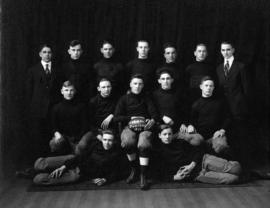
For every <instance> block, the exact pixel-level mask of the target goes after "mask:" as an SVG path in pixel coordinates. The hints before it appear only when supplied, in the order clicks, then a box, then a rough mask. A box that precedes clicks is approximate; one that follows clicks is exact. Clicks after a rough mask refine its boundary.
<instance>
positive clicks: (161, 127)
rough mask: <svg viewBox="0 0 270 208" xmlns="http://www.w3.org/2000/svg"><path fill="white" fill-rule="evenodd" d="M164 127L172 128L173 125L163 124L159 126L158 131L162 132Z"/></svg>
mask: <svg viewBox="0 0 270 208" xmlns="http://www.w3.org/2000/svg"><path fill="white" fill-rule="evenodd" d="M164 129H171V130H172V127H171V126H170V125H168V124H161V125H159V126H158V133H161V132H162V131H163V130H164Z"/></svg>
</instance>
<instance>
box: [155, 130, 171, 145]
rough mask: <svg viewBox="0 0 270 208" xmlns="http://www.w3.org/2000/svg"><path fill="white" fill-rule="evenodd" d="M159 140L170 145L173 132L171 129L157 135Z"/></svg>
mask: <svg viewBox="0 0 270 208" xmlns="http://www.w3.org/2000/svg"><path fill="white" fill-rule="evenodd" d="M158 136H159V138H160V139H161V141H162V143H164V144H170V143H171V142H172V136H173V132H172V129H171V128H168V129H163V130H162V132H160V133H159V134H158Z"/></svg>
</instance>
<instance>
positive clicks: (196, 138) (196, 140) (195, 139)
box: [189, 134, 204, 146]
mask: <svg viewBox="0 0 270 208" xmlns="http://www.w3.org/2000/svg"><path fill="white" fill-rule="evenodd" d="M203 142H204V139H203V137H202V136H201V135H200V134H193V135H191V139H190V141H189V143H190V144H191V145H192V146H199V145H201V144H202V143H203Z"/></svg>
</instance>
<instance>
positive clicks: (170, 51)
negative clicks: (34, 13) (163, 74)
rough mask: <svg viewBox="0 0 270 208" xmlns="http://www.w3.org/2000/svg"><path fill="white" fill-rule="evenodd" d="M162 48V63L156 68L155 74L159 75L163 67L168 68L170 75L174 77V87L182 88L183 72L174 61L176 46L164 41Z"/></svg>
mask: <svg viewBox="0 0 270 208" xmlns="http://www.w3.org/2000/svg"><path fill="white" fill-rule="evenodd" d="M163 49H164V54H163V56H164V63H163V64H162V66H161V67H159V68H158V69H157V70H156V74H157V75H159V74H160V71H162V70H163V69H164V68H166V69H168V70H169V72H170V73H171V75H172V76H173V77H174V82H173V85H174V87H175V88H183V81H184V79H183V78H184V74H183V72H182V71H181V68H180V66H179V64H177V62H176V59H177V52H176V47H175V46H174V45H173V44H171V43H166V44H164V46H163Z"/></svg>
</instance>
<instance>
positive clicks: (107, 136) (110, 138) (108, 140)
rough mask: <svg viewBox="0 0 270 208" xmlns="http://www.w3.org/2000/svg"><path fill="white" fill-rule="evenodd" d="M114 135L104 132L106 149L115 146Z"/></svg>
mask: <svg viewBox="0 0 270 208" xmlns="http://www.w3.org/2000/svg"><path fill="white" fill-rule="evenodd" d="M113 140H114V136H113V135H111V134H103V136H102V140H101V141H102V146H103V148H104V149H105V150H109V149H111V148H112V146H113Z"/></svg>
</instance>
